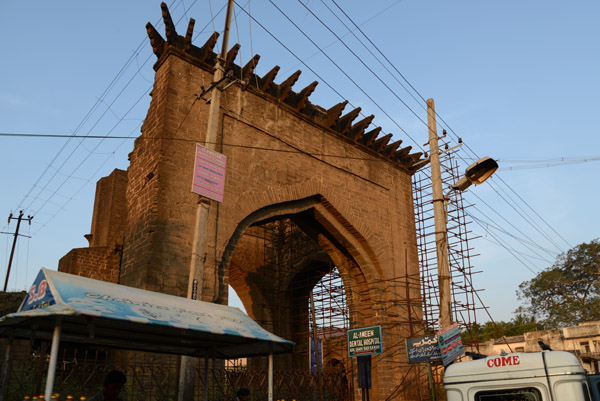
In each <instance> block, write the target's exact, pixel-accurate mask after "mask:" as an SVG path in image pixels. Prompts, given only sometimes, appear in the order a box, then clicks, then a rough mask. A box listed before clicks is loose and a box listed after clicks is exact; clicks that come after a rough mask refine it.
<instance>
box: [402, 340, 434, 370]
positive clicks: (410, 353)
mask: <svg viewBox="0 0 600 401" xmlns="http://www.w3.org/2000/svg"><path fill="white" fill-rule="evenodd" d="M406 356H407V358H408V363H419V362H431V361H440V360H441V359H442V354H441V352H440V347H439V345H438V340H437V338H436V336H424V337H416V338H407V339H406Z"/></svg>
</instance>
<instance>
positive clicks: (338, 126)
mask: <svg viewBox="0 0 600 401" xmlns="http://www.w3.org/2000/svg"><path fill="white" fill-rule="evenodd" d="M361 110H362V109H361V108H360V107H357V108H355V109H354V110H352V111H351V112H348V113H346V114H345V115H343V116H341V117H340V118H338V120H337V122H336V123H335V126H334V127H333V129H334V130H335V131H337V132H339V133H340V134H342V135H346V134H347V133H348V131H350V127H351V126H352V121H354V119H355V118H356V117H358V115H359V114H360V111H361Z"/></svg>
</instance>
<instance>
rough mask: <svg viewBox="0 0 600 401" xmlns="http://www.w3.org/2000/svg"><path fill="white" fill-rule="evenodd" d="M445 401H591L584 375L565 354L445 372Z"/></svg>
mask: <svg viewBox="0 0 600 401" xmlns="http://www.w3.org/2000/svg"><path fill="white" fill-rule="evenodd" d="M444 388H445V389H446V395H447V399H448V401H590V392H589V388H588V383H587V379H586V372H585V370H584V369H583V367H582V366H581V364H580V363H579V360H578V359H577V357H576V356H575V355H573V354H570V353H568V352H564V351H543V352H534V353H514V354H506V355H496V356H488V357H486V358H485V359H478V360H474V361H468V362H457V363H454V364H452V365H450V366H448V367H447V368H446V372H445V374H444Z"/></svg>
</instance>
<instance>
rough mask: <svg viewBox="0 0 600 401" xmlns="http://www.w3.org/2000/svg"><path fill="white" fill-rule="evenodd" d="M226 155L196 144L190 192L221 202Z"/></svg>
mask: <svg viewBox="0 0 600 401" xmlns="http://www.w3.org/2000/svg"><path fill="white" fill-rule="evenodd" d="M226 164H227V156H225V155H223V154H221V153H219V152H215V151H214V150H212V149H209V148H207V147H204V146H202V145H200V144H196V157H195V159H194V180H193V182H192V192H194V193H197V194H198V195H202V196H206V197H207V198H209V199H212V200H216V201H217V202H223V190H224V188H225V166H226Z"/></svg>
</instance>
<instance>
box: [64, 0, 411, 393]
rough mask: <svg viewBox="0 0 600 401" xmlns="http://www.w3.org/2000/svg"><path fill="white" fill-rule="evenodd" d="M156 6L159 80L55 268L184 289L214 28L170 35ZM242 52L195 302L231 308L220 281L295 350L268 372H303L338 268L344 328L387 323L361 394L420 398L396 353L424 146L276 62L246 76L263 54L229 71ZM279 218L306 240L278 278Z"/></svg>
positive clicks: (400, 347)
mask: <svg viewBox="0 0 600 401" xmlns="http://www.w3.org/2000/svg"><path fill="white" fill-rule="evenodd" d="M162 10H163V18H164V22H165V26H166V36H165V37H164V38H163V36H162V35H161V34H160V33H158V32H157V31H156V30H155V29H154V27H153V26H152V25H150V24H148V25H147V31H148V35H149V37H150V42H151V45H152V48H153V50H154V53H155V55H156V57H157V61H156V64H155V65H154V69H155V72H156V73H155V80H154V87H153V89H152V92H151V96H152V101H151V104H150V107H149V110H148V114H147V117H146V119H145V121H144V124H143V126H142V129H141V131H142V133H141V135H140V136H139V137H138V138H137V139H136V140H135V144H134V149H133V151H132V152H131V153H130V155H129V160H130V165H129V168H128V169H127V171H126V172H125V171H120V170H115V171H114V172H113V173H112V174H111V175H110V176H108V177H105V178H103V179H101V180H100V181H99V182H98V185H97V191H96V199H95V205H94V216H93V222H92V231H91V233H90V234H88V235H87V236H86V237H87V238H88V240H89V242H90V247H89V248H84V249H74V250H72V251H71V252H70V253H68V254H67V255H66V256H65V257H63V258H62V259H61V261H60V264H59V270H61V271H65V272H68V273H74V274H80V275H85V276H88V277H92V278H97V279H103V280H107V281H111V282H118V283H120V284H124V285H128V286H133V287H138V288H143V289H146V290H151V291H158V292H163V293H169V294H173V295H178V296H186V294H187V286H188V275H189V266H190V258H191V254H192V252H191V248H192V241H193V238H194V228H195V224H194V223H195V213H196V207H197V204H198V195H196V194H194V193H193V192H192V191H191V187H192V178H193V169H194V157H195V152H196V144H197V143H199V144H202V145H204V144H205V136H206V127H207V118H208V110H209V105H208V104H207V102H206V99H202V98H199V97H198V96H197V95H198V94H201V93H202V91H203V89H206V88H208V87H209V86H210V85H211V84H212V77H213V71H214V68H215V61H216V55H215V53H214V52H213V48H214V46H215V44H216V41H217V37H218V34H216V33H215V34H213V35H212V36H211V37H210V38H209V39H208V41H207V42H206V43H205V44H204V45H202V46H201V47H197V46H196V45H194V44H192V43H191V42H192V41H191V37H192V33H193V23H194V21H193V20H191V21H190V27H189V29H188V31H187V34H186V36H180V35H179V34H178V33H177V32H176V30H175V26H174V24H173V21H172V20H171V17H170V15H169V12H168V9H167V8H166V6H165V5H164V4H163V5H162ZM238 49H239V45H235V46H233V47H232V48H231V49H230V50H229V52H228V54H227V58H226V60H225V65H226V67H225V70H226V72H227V77H228V78H229V81H228V82H229V83H232V85H231V86H229V87H228V88H227V89H226V90H224V91H223V92H222V103H221V110H222V112H221V116H220V122H219V129H218V139H217V143H216V144H215V150H216V151H218V152H219V153H222V154H223V155H225V156H226V157H227V167H226V176H225V186H224V195H223V202H222V203H217V202H215V201H210V213H209V224H208V233H207V239H206V249H203V250H201V251H200V254H201V257H202V258H204V266H205V269H204V271H203V272H201V274H200V276H201V278H202V279H201V280H199V283H198V290H197V291H198V299H202V300H204V301H210V302H216V303H222V304H227V302H228V288H229V285H231V286H232V287H233V288H234V289H235V291H236V293H237V294H238V295H239V297H240V299H241V300H242V302H243V304H244V307H245V309H246V311H247V312H248V314H249V315H250V316H251V317H252V318H254V319H255V320H256V321H258V322H259V323H261V324H262V325H263V326H265V328H266V329H267V330H271V331H273V332H274V333H276V334H278V335H280V336H282V337H284V338H286V339H289V340H292V341H294V342H295V343H296V344H297V345H296V353H295V354H294V355H291V356H281V357H279V358H276V361H275V362H276V369H284V368H289V369H291V368H294V369H308V368H309V366H308V365H309V361H308V358H307V357H306V351H307V349H308V347H309V345H308V344H309V340H308V336H307V335H306V333H307V332H308V313H307V311H308V308H309V301H308V299H309V297H308V295H309V293H310V291H311V290H312V288H313V286H314V285H315V284H316V283H317V282H318V281H319V280H320V279H321V278H322V277H323V276H324V275H325V274H326V271H327V268H325V266H329V265H334V266H335V267H336V268H337V269H338V271H339V274H340V276H341V279H342V281H343V286H344V289H345V292H346V302H347V306H348V309H349V325H350V328H359V327H370V326H381V329H382V341H383V343H384V344H385V348H384V352H383V353H382V354H381V355H377V356H374V357H373V365H372V369H373V378H372V381H373V388H372V389H371V393H370V397H371V399H372V400H374V401H377V400H380V401H383V400H390V399H412V398H413V397H414V398H416V396H410V393H409V392H407V391H409V390H407V388H410V387H414V385H411V383H413V384H414V381H415V380H419V379H418V378H417V376H419V372H418V371H417V370H416V368H414V365H413V366H409V365H408V363H407V361H406V350H405V345H404V344H405V342H404V338H406V337H409V336H411V335H412V336H414V333H411V332H410V331H409V323H408V322H409V320H410V319H411V318H412V319H418V318H419V317H420V316H421V314H422V312H421V305H420V302H418V300H419V299H420V291H419V285H418V282H419V279H418V277H419V271H418V256H417V243H416V234H415V219H414V214H413V197H412V185H411V177H412V174H413V173H414V172H415V171H416V169H417V168H418V166H416V165H415V164H416V163H418V162H419V160H420V156H421V154H420V153H411V148H410V146H407V147H403V146H402V144H401V141H397V142H393V143H390V140H391V137H392V134H387V135H380V133H381V128H380V127H377V128H370V126H371V125H372V121H373V119H374V117H373V116H366V117H361V118H359V116H360V111H361V110H360V108H357V109H354V110H345V108H346V106H347V103H348V102H347V101H344V102H341V103H339V104H335V105H332V106H330V107H326V108H324V107H320V106H317V105H314V104H312V103H311V102H310V101H309V100H308V98H309V96H310V94H311V93H312V92H313V91H314V90H315V88H316V86H317V82H313V83H312V84H310V85H308V86H307V87H306V88H302V89H300V90H298V91H297V92H296V91H294V90H292V87H293V85H294V83H295V82H296V81H297V79H298V77H299V76H300V71H297V72H296V73H294V74H292V75H291V76H290V77H284V78H283V79H282V80H281V81H280V83H276V81H277V72H278V70H279V67H278V66H275V67H273V68H272V69H271V70H270V71H269V72H267V73H266V74H265V75H263V76H258V75H257V74H256V73H255V68H256V66H257V63H258V61H259V58H260V57H259V56H258V55H256V56H254V57H253V58H252V59H251V60H250V61H249V62H248V63H247V64H245V65H243V66H240V65H237V64H235V60H236V56H237V52H238ZM225 86H226V83H223V84H221V85H220V87H221V88H223V87H225ZM345 111H346V112H345ZM344 112H345V113H344ZM421 165H422V164H421ZM284 223H285V224H287V225H288V226H293V227H295V228H294V229H295V230H297V231H299V232H301V233H302V236H303V237H302V238H304V240H305V242H306V244H309V245H303V246H304V250H305V251H306V252H305V255H306V257H304V258H303V259H301V260H300V259H294V260H300V261H299V262H294V263H288V265H289V267H288V268H287V270H286V271H285V274H284V272H283V271H282V270H281V269H280V268H278V267H277V266H280V265H281V263H283V262H286V261H290V260H292V259H290V258H291V257H290V256H289V255H290V254H291V253H292V251H293V248H292V245H290V243H289V242H288V243H286V244H277V243H276V242H273V241H272V242H271V243H272V244H273V247H270V248H266V247H265V245H264V243H265V238H266V234H267V229H266V228H265V227H266V225H268V224H271V227H272V226H273V225H275V226H276V227H282V226H283V224H284ZM284 251H285V252H284ZM288 251H289V252H288ZM286 255H287V256H286ZM266 277H269V278H268V279H267V278H266ZM408 277H412V278H413V281H414V282H413V284H412V285H407V283H408V280H407V279H406V278H408ZM409 298H410V299H413V300H417V302H413V303H412V304H411V303H410V302H408V299H409ZM411 327H412V326H411ZM411 330H412V328H411ZM299 333H304V334H299ZM343 338H344V341H345V333H344V334H343ZM344 346H345V344H344ZM302 352H304V354H302ZM337 358H338V359H339V358H341V359H347V358H348V356H347V351H346V355H340V356H339V357H337ZM346 366H347V367H350V363H349V362H348V363H347V364H346ZM354 368H356V366H354ZM354 377H356V376H354ZM354 387H355V399H358V398H359V397H360V392H359V391H360V389H358V388H357V386H354Z"/></svg>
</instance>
